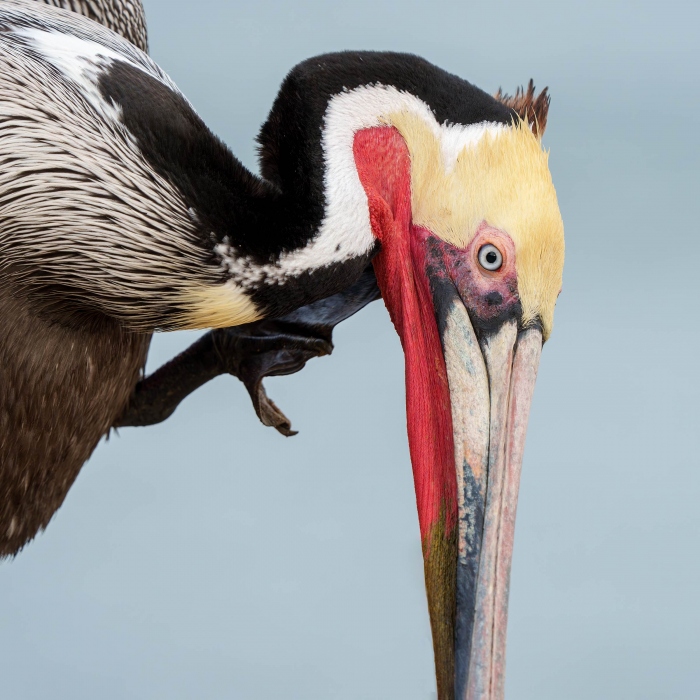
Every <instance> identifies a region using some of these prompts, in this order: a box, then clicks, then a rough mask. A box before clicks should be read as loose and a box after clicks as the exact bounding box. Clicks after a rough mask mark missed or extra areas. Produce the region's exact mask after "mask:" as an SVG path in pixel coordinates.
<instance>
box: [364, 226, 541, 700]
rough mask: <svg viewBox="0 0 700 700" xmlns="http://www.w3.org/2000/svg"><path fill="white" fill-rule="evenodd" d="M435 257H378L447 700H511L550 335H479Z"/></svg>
mask: <svg viewBox="0 0 700 700" xmlns="http://www.w3.org/2000/svg"><path fill="white" fill-rule="evenodd" d="M412 240H414V241H417V240H419V239H418V238H417V236H415V235H414V236H413V239H412ZM429 248H430V246H429V245H428V246H425V245H423V244H422V243H420V242H417V243H414V244H413V245H412V253H413V254H412V255H411V256H408V255H404V256H402V257H399V256H397V255H390V254H386V255H382V256H378V257H377V260H376V262H375V269H377V271H378V275H377V278H378V280H379V283H380V286H381V287H382V294H383V296H384V299H385V301H386V303H387V306H388V308H389V311H390V313H391V315H392V319H393V321H394V324H395V325H396V328H397V330H398V332H399V335H400V336H401V341H402V345H403V348H404V353H405V356H406V403H407V419H408V436H409V446H410V451H411V461H412V466H413V474H414V480H415V487H416V500H417V505H418V516H419V522H420V527H421V537H422V541H423V554H424V568H425V585H426V592H427V597H428V608H429V612H430V621H431V627H432V632H433V648H434V653H435V670H436V677H437V686H438V698H439V700H500V699H502V698H503V694H504V678H505V641H506V627H507V606H508V585H509V579H510V565H511V555H512V549H513V532H514V525H515V510H516V504H517V496H518V487H519V481H520V466H521V462H522V454H523V448H524V443H525V432H526V428H527V418H528V413H529V407H530V402H531V398H532V394H533V390H534V384H535V378H536V374H537V368H538V364H539V357H540V352H541V348H542V335H541V332H540V330H539V329H538V328H528V329H525V330H518V325H517V321H516V316H515V315H514V314H511V315H510V316H506V317H504V318H503V319H501V320H500V321H498V322H497V323H495V324H494V323H490V324H489V326H488V329H482V330H481V331H480V332H479V333H477V332H476V331H475V328H474V324H473V323H472V320H471V318H470V314H469V311H468V309H467V308H466V306H465V303H464V301H463V299H462V295H461V294H460V290H459V289H458V284H456V283H455V282H454V281H453V280H452V279H451V277H450V274H449V271H448V269H447V268H446V267H445V265H444V264H443V263H442V262H441V260H440V256H433V255H431V253H430V251H429V250H428V249H429ZM409 260H410V261H411V262H409Z"/></svg>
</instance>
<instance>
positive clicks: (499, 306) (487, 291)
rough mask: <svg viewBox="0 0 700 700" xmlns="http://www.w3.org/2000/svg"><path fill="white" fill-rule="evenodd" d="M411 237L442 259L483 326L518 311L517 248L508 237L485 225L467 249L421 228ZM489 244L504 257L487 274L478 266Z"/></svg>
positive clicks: (473, 313)
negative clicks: (481, 252) (480, 255)
mask: <svg viewBox="0 0 700 700" xmlns="http://www.w3.org/2000/svg"><path fill="white" fill-rule="evenodd" d="M412 234H413V235H414V236H416V237H417V238H418V239H419V240H420V241H421V242H422V243H423V244H424V245H426V246H427V247H428V248H429V249H430V250H431V255H430V257H433V256H435V255H440V256H441V257H442V261H443V265H444V267H445V269H446V270H447V275H448V276H449V277H450V279H451V280H452V282H453V284H454V285H455V287H456V288H457V291H458V293H459V295H460V297H461V298H462V301H463V302H464V304H465V306H466V307H467V308H468V309H469V312H470V314H472V315H473V316H476V318H477V319H478V320H479V321H481V322H482V323H483V324H485V325H486V326H488V325H489V322H493V321H496V320H497V319H501V318H503V317H504V316H506V315H508V314H510V313H513V312H514V311H515V310H516V307H518V305H519V303H520V299H519V297H518V278H517V273H516V269H515V246H514V244H513V240H512V239H511V237H510V236H509V235H508V234H507V233H505V232H504V231H501V230H500V229H497V228H494V227H493V226H489V224H487V223H486V222H485V221H482V223H481V224H480V225H479V227H478V229H477V231H476V234H475V235H474V238H473V239H472V241H471V243H469V245H468V246H467V247H466V248H458V247H456V246H453V245H452V244H450V243H447V242H446V241H443V240H442V239H441V238H438V237H437V236H434V235H433V234H432V233H431V232H430V231H428V230H427V229H424V228H421V227H414V228H413V230H412ZM489 243H490V244H491V245H494V246H496V248H498V250H500V252H501V255H502V256H503V263H502V265H501V267H500V268H499V269H498V270H493V271H491V270H486V269H485V268H483V267H482V266H481V265H480V263H479V250H481V248H482V247H483V246H485V245H487V244H489ZM440 267H442V266H440Z"/></svg>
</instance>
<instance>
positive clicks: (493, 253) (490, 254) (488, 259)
mask: <svg viewBox="0 0 700 700" xmlns="http://www.w3.org/2000/svg"><path fill="white" fill-rule="evenodd" d="M479 265H481V267H483V268H484V270H489V271H490V272H494V271H495V270H499V269H500V268H501V265H503V254H502V253H501V251H500V250H498V248H496V246H495V245H493V244H491V243H487V244H486V245H482V246H481V248H479Z"/></svg>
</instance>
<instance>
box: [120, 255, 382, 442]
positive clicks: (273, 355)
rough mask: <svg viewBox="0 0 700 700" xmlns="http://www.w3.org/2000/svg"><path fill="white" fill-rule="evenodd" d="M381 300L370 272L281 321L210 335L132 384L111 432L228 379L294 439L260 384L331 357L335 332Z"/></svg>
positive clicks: (156, 419) (155, 418) (157, 416)
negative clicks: (233, 379) (234, 380)
mask: <svg viewBox="0 0 700 700" xmlns="http://www.w3.org/2000/svg"><path fill="white" fill-rule="evenodd" d="M379 297H380V294H379V289H378V287H377V282H376V279H375V277H374V272H373V271H372V268H371V267H369V268H368V269H367V270H366V271H365V272H364V273H363V274H362V276H361V277H360V279H359V280H358V282H356V283H355V284H354V285H353V286H352V287H349V288H348V289H346V290H344V291H342V292H340V293H338V294H335V295H333V296H331V297H328V298H326V299H321V300H320V301H317V302H314V303H313V304H309V305H308V306H304V307H302V308H301V309H297V310H296V311H293V312H292V313H290V314H287V315H286V316H283V317H282V318H278V319H263V320H262V321H256V322H255V323H248V324H245V325H242V326H234V327H231V328H221V329H217V330H212V331H209V333H207V334H206V335H204V336H202V337H201V338H200V339H199V340H197V341H196V342H195V343H193V344H192V345H191V346H190V347H189V348H187V350H185V351H184V352H182V353H180V354H179V355H177V356H176V357H174V358H173V359H172V360H170V361H169V362H167V363H166V364H164V365H163V366H162V367H160V368H159V369H157V370H156V371H155V372H153V374H151V375H149V376H148V377H145V378H144V379H142V380H141V381H140V382H139V383H138V384H137V385H136V388H135V390H134V394H133V396H132V398H131V401H130V403H129V405H128V406H127V409H126V411H125V412H124V414H123V415H122V416H121V417H120V418H119V419H118V420H117V421H116V422H115V425H114V427H116V428H119V427H126V426H145V425H154V424H155V423H161V422H162V421H164V420H166V418H169V417H170V416H171V415H172V414H173V412H174V411H175V409H176V408H177V407H178V405H179V404H180V402H181V401H182V400H183V399H185V397H187V396H188V395H189V394H191V393H192V392H193V391H195V390H196V389H198V388H199V387H200V386H202V385H203V384H206V383H207V382H208V381H210V380H211V379H214V377H217V376H219V375H220V374H231V375H233V376H234V377H238V379H240V380H241V381H242V382H243V384H244V385H245V387H246V389H247V390H248V393H249V394H250V398H251V400H252V402H253V407H254V409H255V412H256V413H257V415H258V418H260V420H261V422H262V423H263V424H264V425H268V426H271V427H274V428H275V429H276V430H278V431H279V432H280V433H282V435H286V436H290V435H296V431H294V430H292V429H291V422H290V420H289V419H288V418H287V417H286V416H285V415H284V413H283V412H282V411H281V410H280V409H279V408H278V407H277V405H276V404H275V403H274V401H272V399H270V398H269V397H268V396H267V393H266V391H265V387H264V386H263V379H264V378H265V377H271V376H279V375H285V374H294V373H295V372H298V371H299V370H301V369H303V367H304V365H305V364H306V363H307V362H308V361H309V360H310V359H312V358H314V357H322V356H323V355H330V353H331V352H332V351H333V341H332V335H333V328H334V327H335V326H336V325H337V324H338V323H340V322H341V321H344V320H345V319H346V318H349V317H350V316H352V315H353V314H355V313H356V312H357V311H359V310H360V309H362V308H364V307H365V306H366V305H367V304H369V303H370V302H372V301H374V300H375V299H379Z"/></svg>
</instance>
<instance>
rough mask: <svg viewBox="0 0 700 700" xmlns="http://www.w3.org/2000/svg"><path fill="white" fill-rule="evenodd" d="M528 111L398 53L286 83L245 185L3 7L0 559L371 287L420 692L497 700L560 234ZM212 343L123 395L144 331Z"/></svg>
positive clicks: (224, 157) (124, 77)
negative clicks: (410, 496)
mask: <svg viewBox="0 0 700 700" xmlns="http://www.w3.org/2000/svg"><path fill="white" fill-rule="evenodd" d="M547 108H548V98H547V97H546V95H544V94H542V95H540V96H539V97H537V98H535V95H534V89H533V88H532V86H531V87H530V88H529V89H528V91H527V92H526V93H522V92H521V93H518V94H517V95H516V96H515V97H514V98H507V97H504V96H503V95H500V94H499V95H498V96H497V97H496V98H494V97H491V96H489V95H487V94H486V93H484V92H482V91H481V90H479V89H478V88H476V87H474V86H473V85H471V84H470V83H468V82H466V81H464V80H462V79H460V78H458V77H456V76H453V75H450V74H448V73H446V72H445V71H443V70H441V69H439V68H437V67H436V66H434V65H431V64H430V63H428V62H426V61H424V60H422V59H420V58H418V57H416V56H412V55H407V54H396V53H380V52H346V53H337V54H328V55H324V56H319V57H316V58H313V59H310V60H308V61H305V62H303V63H301V64H300V65H298V66H297V67H295V68H294V69H293V70H292V71H291V72H290V74H289V75H288V76H287V78H286V79H285V81H284V83H283V85H282V87H281V89H280V92H279V94H278V96H277V99H276V100H275V103H274V105H273V107H272V110H271V112H270V115H269V117H268V120H267V121H266V123H265V124H264V125H263V127H262V130H261V132H260V135H259V137H258V141H259V144H260V166H261V176H257V175H254V174H253V173H251V172H249V171H247V170H246V169H245V168H244V167H243V165H242V164H241V163H240V162H239V161H238V160H236V158H235V157H234V156H233V155H232V154H231V152H230V151H229V150H228V149H227V148H226V146H224V144H222V143H221V142H220V141H219V140H218V139H217V138H216V137H215V136H214V135H213V134H212V133H211V132H210V131H209V130H208V129H207V127H206V126H205V125H204V123H203V122H202V121H201V119H200V118H199V117H198V116H197V114H196V112H195V111H194V109H193V108H192V106H191V105H190V104H189V102H188V101H187V100H186V98H185V97H184V96H183V95H182V94H181V93H180V92H179V90H178V89H177V87H176V86H175V85H174V84H173V82H172V81H171V80H170V79H169V78H168V76H167V75H166V74H165V73H163V71H162V70H160V68H159V67H158V66H157V65H156V64H155V63H154V62H153V61H152V60H151V59H150V58H149V57H148V56H147V55H146V54H145V53H143V52H142V51H140V50H139V49H137V48H136V47H135V46H134V45H133V44H131V43H129V42H128V41H126V40H125V39H123V38H121V37H119V36H117V35H116V34H114V33H113V32H111V31H109V30H107V29H105V28H102V27H100V26H99V25H97V24H96V23H94V22H92V21H90V20H88V19H85V18H83V17H79V16H77V15H73V14H70V13H67V12H64V11H61V10H56V9H53V8H48V7H43V6H41V5H38V4H36V3H33V2H27V1H26V0H7V2H4V3H2V4H0V318H1V319H2V322H3V327H4V332H3V334H2V336H1V338H0V387H1V390H0V460H1V461H0V490H1V493H2V500H1V501H0V542H1V543H2V544H1V546H0V552H1V553H2V554H6V555H7V554H12V553H14V552H16V551H17V550H18V549H19V548H21V547H22V546H23V545H24V544H25V543H26V542H27V541H28V540H29V539H31V538H32V537H33V536H34V535H35V534H36V532H37V531H38V530H39V529H40V528H42V527H45V526H46V524H47V523H48V521H49V520H50V518H51V516H52V514H53V513H54V512H55V510H56V509H57V508H58V507H59V506H60V504H61V502H62V501H63V499H64V497H65V495H66V493H67V491H68V489H69V488H70V486H71V484H72V483H73V481H74V479H75V477H76V475H77V473H78V471H79V470H80V468H81V466H82V464H83V463H84V461H85V460H86V459H87V458H88V457H89V455H90V453H91V452H92V450H93V449H94V447H95V445H96V444H97V442H98V441H99V440H100V438H101V437H102V436H103V435H104V434H105V433H107V432H108V431H109V429H110V428H111V427H113V426H117V425H146V424H149V423H153V422H156V421H158V420H162V419H163V418H164V417H167V415H169V413H171V412H172V410H174V408H175V406H176V405H177V403H178V402H179V401H180V400H181V399H182V398H184V396H186V395H187V394H188V393H189V392H190V391H192V390H193V389H194V388H196V387H197V386H199V385H201V384H202V383H204V382H205V381H207V380H209V379H211V378H212V377H213V376H216V375H217V374H220V373H222V372H226V371H229V372H231V373H234V374H236V375H237V376H240V377H241V378H243V379H244V381H246V383H247V385H248V387H249V390H250V391H251V393H252V394H253V398H254V401H256V408H257V409H258V411H259V414H260V415H261V417H262V418H263V419H264V420H265V421H266V422H268V423H269V424H274V425H277V426H278V427H280V428H281V429H282V430H283V431H288V425H286V424H285V423H284V419H283V417H281V416H280V414H279V413H278V412H276V409H275V407H274V405H273V404H271V403H270V402H268V401H267V399H266V397H265V395H264V391H263V390H262V386H261V384H260V380H261V378H262V377H263V376H265V375H266V374H270V373H284V372H290V371H296V370H297V369H299V368H300V367H301V366H303V363H304V362H305V361H306V360H307V359H309V358H310V357H313V356H314V355H318V354H323V353H325V352H328V351H329V350H330V331H331V330H332V328H333V326H334V325H335V324H336V323H338V322H339V321H341V320H342V319H343V318H345V317H347V316H348V315H350V314H351V313H354V312H355V311H357V310H358V309H359V308H361V307H362V306H364V305H365V304H367V303H369V302H370V301H372V300H373V299H375V298H376V297H377V295H378V292H377V289H378V290H380V292H381V296H382V298H383V299H384V301H385V303H386V305H387V307H388V310H389V313H390V315H391V318H392V321H393V323H394V325H395V327H396V329H397V331H398V333H399V335H400V337H401V342H402V345H403V348H404V352H405V357H406V394H407V414H408V437H409V444H410V451H411V458H412V463H413V472H414V480H415V486H416V499H417V506H418V514H419V522H420V531H421V538H422V543H423V551H424V559H425V579H426V590H427V594H428V606H429V611H430V618H431V625H432V630H433V641H434V651H435V664H436V673H437V682H438V693H439V698H440V699H441V700H445V699H446V698H460V699H462V698H470V699H477V698H479V699H485V698H489V699H492V698H501V697H502V696H503V679H504V655H505V632H506V614H507V594H508V581H509V572H510V559H511V549H512V542H513V528H514V518H515V505H516V500H517V491H518V481H519V469H520V463H521V458H522V452H523V448H524V439H525V431H526V424H527V416H528V411H529V405H530V399H531V396H532V391H533V388H534V382H535V376H536V372H537V367H538V363H539V357H540V351H541V348H542V343H543V341H544V340H546V339H547V338H548V337H549V335H550V333H551V330H552V324H553V315H554V306H555V302H556V298H557V295H558V293H559V291H560V289H561V279H562V269H563V261H564V238H563V225H562V221H561V216H560V213H559V208H558V205H557V200H556V194H555V191H554V188H553V185H552V181H551V176H550V173H549V169H548V164H547V154H546V153H545V152H544V151H543V150H542V146H541V143H540V136H541V134H542V131H543V129H544V126H545V123H546V116H547ZM178 328H183V329H184V328H191V329H193V328H214V329H219V330H214V331H212V332H211V333H209V334H207V335H205V336H204V337H203V338H202V339H201V340H200V341H198V342H197V343H195V345H194V346H192V348H190V349H189V350H188V351H186V352H185V353H183V354H182V355H181V356H179V357H178V358H175V359H174V360H173V361H172V362H170V363H168V364H167V365H165V366H164V367H163V368H161V369H160V370H158V371H157V372H156V373H155V374H154V375H152V376H151V377H147V378H143V377H142V368H143V366H144V360H145V357H146V353H147V350H148V343H149V339H150V334H151V333H152V332H153V331H154V330H170V329H178Z"/></svg>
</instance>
